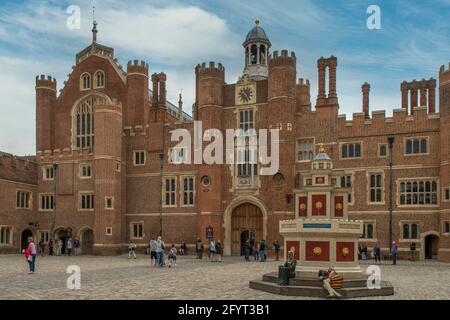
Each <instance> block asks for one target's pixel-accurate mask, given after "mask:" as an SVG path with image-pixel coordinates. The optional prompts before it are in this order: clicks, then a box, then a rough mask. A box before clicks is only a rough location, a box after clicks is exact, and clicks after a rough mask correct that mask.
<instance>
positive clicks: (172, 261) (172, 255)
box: [169, 244, 177, 268]
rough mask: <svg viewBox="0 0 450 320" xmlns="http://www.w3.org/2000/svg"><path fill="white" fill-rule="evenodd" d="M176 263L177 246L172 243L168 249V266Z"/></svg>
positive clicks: (170, 266)
mask: <svg viewBox="0 0 450 320" xmlns="http://www.w3.org/2000/svg"><path fill="white" fill-rule="evenodd" d="M176 265H177V248H176V247H175V245H174V244H172V248H171V249H170V251H169V268H172V266H176Z"/></svg>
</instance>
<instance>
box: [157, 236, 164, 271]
mask: <svg viewBox="0 0 450 320" xmlns="http://www.w3.org/2000/svg"><path fill="white" fill-rule="evenodd" d="M156 260H157V264H158V267H160V268H162V267H163V265H164V241H163V240H162V238H161V236H159V237H158V240H157V241H156Z"/></svg>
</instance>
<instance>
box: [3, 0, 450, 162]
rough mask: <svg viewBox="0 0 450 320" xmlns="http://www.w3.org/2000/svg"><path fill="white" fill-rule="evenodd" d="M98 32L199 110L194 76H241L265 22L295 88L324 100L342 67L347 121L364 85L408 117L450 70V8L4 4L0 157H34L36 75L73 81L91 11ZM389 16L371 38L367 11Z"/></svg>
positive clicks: (375, 105)
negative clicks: (320, 83)
mask: <svg viewBox="0 0 450 320" xmlns="http://www.w3.org/2000/svg"><path fill="white" fill-rule="evenodd" d="M93 3H95V6H96V19H97V21H98V23H99V26H98V28H99V34H98V42H100V43H102V44H104V45H108V46H112V47H114V48H115V50H116V52H115V54H116V58H118V59H119V62H120V63H121V64H122V65H124V66H126V63H127V61H128V60H132V59H141V60H145V61H147V62H148V63H149V65H150V72H151V73H153V72H161V71H164V72H166V73H167V75H168V87H167V89H168V97H169V99H170V100H172V101H176V100H177V95H178V93H179V92H180V90H183V96H184V100H185V106H186V109H187V111H188V112H190V109H191V108H190V106H191V105H192V103H193V100H194V81H195V78H194V68H195V65H196V64H197V63H201V62H204V61H217V62H222V63H223V64H224V65H225V68H226V70H227V71H226V80H227V82H229V83H232V82H235V81H236V80H237V77H238V76H239V75H240V74H241V73H242V70H243V62H244V57H243V48H242V42H243V40H244V39H245V36H246V34H247V32H248V31H249V30H250V29H251V28H252V27H253V25H254V21H255V19H259V20H261V26H262V27H263V28H264V29H265V30H266V32H267V34H268V35H269V37H270V40H271V42H272V48H271V50H272V51H274V50H282V49H288V50H291V51H295V52H296V55H297V71H298V78H300V77H302V78H307V79H310V81H311V85H312V88H311V91H312V92H311V96H312V103H313V105H314V104H315V100H316V96H317V70H316V65H317V59H318V58H320V57H321V56H324V57H328V56H330V55H332V54H333V55H335V56H337V57H338V78H337V81H338V83H337V90H338V96H339V99H340V105H341V110H340V113H341V114H347V118H351V116H352V113H353V112H360V111H361V88H360V87H361V84H362V83H364V82H365V81H367V82H369V83H370V84H371V86H372V90H371V109H372V110H381V109H386V110H387V114H388V115H391V114H392V109H394V108H398V107H400V83H401V82H402V81H403V80H407V81H410V80H413V79H422V78H427V79H428V78H430V77H434V78H438V70H439V67H440V66H441V65H443V64H446V65H447V64H448V62H449V61H450V40H449V39H450V19H449V17H450V0H427V1H415V0H389V1H375V0H372V1H365V0H360V1H356V0H346V1H329V0H325V1H312V0H278V1H268V0H257V1H253V0H248V1H238V0H226V1H225V0H221V1H218V0H208V1H206V0H203V1H200V0H188V1H175V0H154V1H153V0H149V1H136V0H127V1H122V0H102V1H99V0H97V1H92V0H84V1H76V0H71V1H65V0H48V1H9V0H8V1H5V0H3V1H1V2H0V70H1V72H0V96H1V97H2V99H1V102H0V150H1V151H6V152H10V153H15V154H20V155H22V154H33V153H34V152H35V91H34V81H35V80H34V79H35V76H36V75H37V74H48V75H52V76H54V77H56V78H57V80H58V89H60V88H61V86H62V85H63V82H64V81H65V80H67V74H68V73H69V72H70V71H71V67H72V65H74V60H75V54H76V53H77V52H79V51H81V50H82V49H83V48H85V47H86V46H87V45H88V44H89V43H90V41H91V31H90V30H91V28H92V4H93ZM373 4H374V5H378V6H379V7H380V8H381V24H382V25H381V26H382V29H381V30H369V29H368V28H367V27H366V20H367V18H368V17H369V14H367V12H366V10H367V8H368V6H369V5H373ZM69 5H78V6H80V8H81V22H82V23H81V29H80V30H69V29H67V27H66V20H67V18H68V17H69V14H67V13H66V10H67V7H68V6H69Z"/></svg>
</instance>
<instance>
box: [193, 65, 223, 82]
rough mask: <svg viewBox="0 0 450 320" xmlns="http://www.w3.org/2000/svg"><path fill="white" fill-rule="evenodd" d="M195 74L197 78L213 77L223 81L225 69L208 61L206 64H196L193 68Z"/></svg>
mask: <svg viewBox="0 0 450 320" xmlns="http://www.w3.org/2000/svg"><path fill="white" fill-rule="evenodd" d="M195 74H196V75H198V76H199V77H204V78H205V77H214V78H219V79H225V67H224V66H223V65H222V64H221V63H218V64H217V65H216V63H215V62H214V61H210V62H209V63H208V64H206V62H203V63H202V64H198V65H197V66H196V67H195Z"/></svg>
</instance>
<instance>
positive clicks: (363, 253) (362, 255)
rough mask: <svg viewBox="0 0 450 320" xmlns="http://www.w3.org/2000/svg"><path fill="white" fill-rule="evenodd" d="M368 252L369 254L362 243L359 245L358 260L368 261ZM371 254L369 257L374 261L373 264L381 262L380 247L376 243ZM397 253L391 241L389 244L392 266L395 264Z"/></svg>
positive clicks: (395, 244) (396, 246)
mask: <svg viewBox="0 0 450 320" xmlns="http://www.w3.org/2000/svg"><path fill="white" fill-rule="evenodd" d="M368 252H369V250H368V248H367V246H366V245H365V244H364V243H363V244H360V245H359V247H358V258H359V259H360V260H368V259H369V255H368ZM371 252H372V254H371V257H372V258H373V259H374V260H375V263H377V262H381V247H380V245H379V244H378V243H376V244H375V245H374V246H373V248H372V251H371ZM397 253H398V245H397V243H396V242H395V241H393V242H392V244H391V260H392V265H396V264H397Z"/></svg>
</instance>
